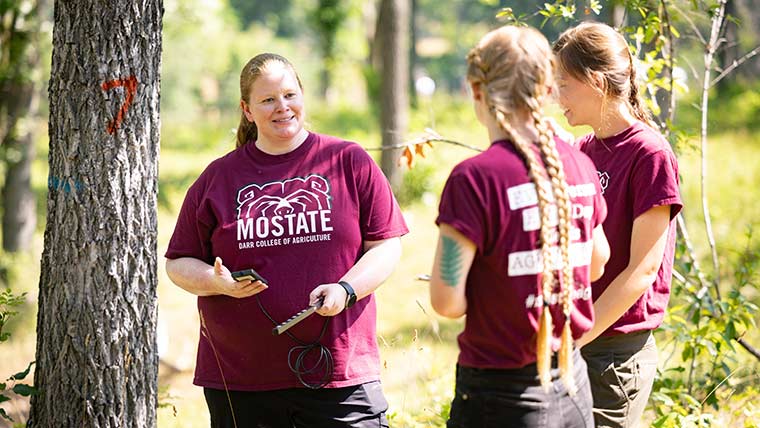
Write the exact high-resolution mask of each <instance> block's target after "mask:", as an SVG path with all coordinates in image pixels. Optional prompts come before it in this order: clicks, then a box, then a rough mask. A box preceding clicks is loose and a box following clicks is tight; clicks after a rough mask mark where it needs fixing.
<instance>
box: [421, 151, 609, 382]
mask: <svg viewBox="0 0 760 428" xmlns="http://www.w3.org/2000/svg"><path fill="white" fill-rule="evenodd" d="M555 141H557V149H558V150H559V153H560V156H561V159H562V163H563V164H564V168H565V174H566V176H567V182H568V185H569V191H570V196H571V203H572V213H571V215H572V226H571V229H572V230H571V246H570V257H571V264H572V265H573V266H574V268H573V275H574V278H575V284H573V291H572V293H573V294H572V296H573V300H572V301H573V303H574V306H575V307H574V309H573V311H572V313H571V317H570V318H571V327H572V332H573V337H574V338H578V337H580V336H581V335H582V334H583V333H584V332H586V331H588V330H589V329H591V326H592V324H593V306H592V302H591V288H590V283H589V265H590V261H591V253H592V249H593V238H592V231H593V230H594V228H595V227H596V226H597V225H599V224H600V223H601V222H602V220H604V217H605V215H606V213H607V209H606V207H605V204H604V199H603V198H602V196H601V190H600V189H599V180H597V178H596V174H595V173H594V165H593V164H592V163H591V161H590V160H589V159H588V157H586V156H585V155H583V153H581V152H579V151H577V150H576V149H574V148H572V147H570V146H569V145H568V144H566V143H564V142H561V141H560V140H559V139H555ZM536 156H537V158H540V155H539V154H538V151H537V150H536ZM552 222H553V224H554V225H556V215H554V216H553V221H552ZM436 223H437V224H441V223H446V224H449V225H451V226H452V227H454V228H455V229H456V230H458V231H459V232H461V233H462V234H463V235H464V236H466V237H467V238H468V239H470V240H471V241H472V242H474V243H475V245H476V246H477V251H476V254H475V258H474V260H473V262H472V267H471V268H470V271H469V273H468V275H467V283H466V289H465V294H466V297H467V317H466V321H465V328H464V331H463V332H462V333H461V334H460V335H459V338H458V341H459V349H460V353H459V364H460V365H463V366H467V367H478V368H500V369H507V368H518V367H523V366H525V365H527V364H531V363H533V362H535V361H536V332H537V331H538V318H539V315H540V312H541V308H542V307H543V298H542V293H541V281H540V277H539V272H540V270H541V267H540V266H541V263H540V247H539V246H538V245H537V243H538V241H539V227H540V215H539V210H538V199H537V195H536V190H535V186H534V185H533V183H532V182H531V181H530V179H529V178H528V170H527V168H526V166H525V164H524V162H523V160H522V158H521V157H520V155H518V153H517V151H516V150H515V149H514V147H512V145H511V144H510V143H509V142H508V141H496V142H494V143H493V144H492V145H491V146H490V147H489V148H488V150H486V151H485V152H483V153H482V154H479V155H477V156H475V157H472V158H470V159H467V160H465V161H463V162H462V163H460V164H459V165H457V166H456V167H455V168H454V170H453V171H452V173H451V176H450V177H449V179H448V181H447V182H446V186H445V188H444V190H443V194H442V196H441V203H440V207H439V215H438V218H437V220H436ZM554 248H555V249H556V248H557V247H556V246H555V247H554ZM557 255H558V252H557ZM559 261H560V260H559V259H557V258H555V260H554V266H558V264H557V263H558V262H559ZM555 269H556V268H555ZM558 291H559V288H557V289H555V290H554V293H553V295H552V298H551V301H550V302H549V303H550V308H551V311H552V315H553V319H554V337H555V340H554V343H553V346H554V349H557V348H558V347H559V339H558V338H559V337H560V333H561V329H562V326H563V325H564V320H565V318H564V315H563V314H562V307H561V305H560V304H559V298H558V295H557V294H558Z"/></svg>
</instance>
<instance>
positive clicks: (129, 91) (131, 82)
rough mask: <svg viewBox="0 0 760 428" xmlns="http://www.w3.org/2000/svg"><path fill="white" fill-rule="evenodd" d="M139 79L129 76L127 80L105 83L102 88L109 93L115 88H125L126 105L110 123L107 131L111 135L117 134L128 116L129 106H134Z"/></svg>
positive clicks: (123, 105) (124, 104)
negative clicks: (133, 101)
mask: <svg viewBox="0 0 760 428" xmlns="http://www.w3.org/2000/svg"><path fill="white" fill-rule="evenodd" d="M137 83H138V82H137V78H136V77H135V76H129V77H128V78H126V79H115V80H110V81H108V82H103V84H102V85H101V88H103V90H104V91H109V90H111V89H113V88H118V87H124V91H125V94H126V96H125V98H124V103H123V104H122V105H121V108H119V112H118V113H116V117H115V118H114V119H113V120H112V121H110V122H109V123H108V127H107V128H106V130H107V131H108V133H109V134H114V133H116V129H117V128H118V127H119V125H121V121H122V120H124V116H125V115H126V114H127V109H128V108H129V105H130V104H132V100H133V99H134V98H135V93H136V92H137Z"/></svg>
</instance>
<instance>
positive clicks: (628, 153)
mask: <svg viewBox="0 0 760 428" xmlns="http://www.w3.org/2000/svg"><path fill="white" fill-rule="evenodd" d="M554 51H555V52H556V54H557V60H558V63H559V67H558V69H559V72H558V83H559V89H560V104H562V107H563V108H564V112H565V116H566V117H567V120H568V122H569V123H570V125H574V126H575V125H589V126H591V127H592V128H593V133H592V134H590V135H587V136H585V137H582V138H581V139H580V140H579V141H578V143H577V146H578V147H579V148H580V150H581V151H583V152H584V153H586V154H587V155H588V156H589V157H590V158H591V160H593V161H594V164H595V166H596V170H597V173H598V175H599V180H600V183H601V187H602V191H603V193H604V198H605V200H606V201H607V207H608V209H609V214H608V215H607V219H606V220H605V221H604V230H605V232H606V233H607V237H608V239H609V242H610V246H611V248H612V256H611V258H610V261H609V262H608V263H607V265H606V267H605V272H604V276H602V277H601V278H600V279H599V280H597V281H595V282H594V283H593V284H592V289H593V294H594V313H595V314H596V320H595V322H594V328H593V329H591V330H590V331H589V332H587V333H586V334H585V335H584V336H583V337H582V338H581V339H580V340H579V341H578V344H579V345H580V346H583V348H582V353H583V357H584V358H585V359H586V362H587V364H588V369H589V379H590V380H591V391H592V394H593V396H594V418H595V420H596V424H597V426H601V427H625V428H628V427H634V426H636V425H637V424H638V423H639V419H640V418H641V415H642V413H643V412H644V408H645V407H646V403H647V400H648V398H649V393H650V392H651V389H652V384H653V382H654V377H655V374H656V370H657V346H656V344H655V342H654V338H653V336H652V334H651V332H652V330H654V329H655V328H657V327H658V326H659V325H660V323H661V322H662V318H663V316H664V314H665V309H666V307H667V304H668V297H669V295H670V281H671V273H672V267H673V256H674V252H675V232H676V227H675V217H676V215H677V214H678V212H679V211H680V210H681V198H680V196H679V190H678V164H677V162H676V158H675V156H674V154H673V151H672V150H671V148H670V145H669V144H668V142H667V141H665V139H664V138H663V137H662V135H660V133H659V132H657V131H656V126H655V125H654V124H652V122H651V119H650V115H649V113H648V112H647V111H646V110H645V108H644V104H643V102H642V100H641V99H640V97H639V90H638V85H637V82H636V64H635V62H634V58H633V57H632V55H631V54H630V52H629V49H628V44H627V43H626V41H625V39H624V38H623V36H622V35H621V34H620V33H618V32H617V31H615V30H614V29H613V28H611V27H609V26H607V25H604V24H599V23H584V24H581V25H579V26H577V27H575V28H572V29H570V30H567V31H566V32H564V33H563V34H562V35H561V36H560V38H559V40H557V42H556V43H555V45H554Z"/></svg>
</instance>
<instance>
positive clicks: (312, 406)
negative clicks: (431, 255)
mask: <svg viewBox="0 0 760 428" xmlns="http://www.w3.org/2000/svg"><path fill="white" fill-rule="evenodd" d="M240 108H241V117H240V126H239V128H238V133H237V147H236V149H235V150H233V151H232V152H230V153H228V154H227V155H226V156H223V157H222V158H219V159H217V160H215V161H214V162H212V163H211V164H210V165H209V166H208V167H207V168H206V170H205V171H204V172H203V173H202V174H201V176H200V177H199V178H198V180H197V181H196V182H195V183H194V184H193V185H192V186H191V187H190V189H189V190H188V192H187V195H186V197H185V202H184V203H183V205H182V210H181V211H180V214H179V219H178V220H177V226H176V228H175V231H174V235H173V236H172V239H171V241H170V243H169V249H168V251H167V253H166V257H167V259H169V260H168V261H167V262H166V272H167V274H168V275H169V278H171V280H172V281H173V282H174V283H175V284H177V285H178V286H179V287H181V288H183V289H184V290H187V291H188V292H190V293H193V294H195V295H197V296H198V309H199V312H200V320H201V326H200V327H201V331H200V333H201V334H200V344H199V346H198V359H197V366H196V370H195V379H194V383H195V384H196V385H199V386H201V387H203V388H204V394H205V397H206V402H207V404H208V407H209V413H210V414H211V426H212V427H234V426H241V427H242V426H268V427H273V428H280V427H281V428H293V427H307V426H308V427H333V426H337V425H340V426H346V427H357V428H369V427H372V428H375V427H378V428H379V427H387V426H388V425H387V421H386V417H385V412H386V409H387V407H388V404H387V402H386V400H385V397H384V395H383V392H382V389H381V387H380V381H379V379H380V360H379V351H378V346H377V334H376V326H375V321H376V319H375V318H376V315H375V314H376V308H375V298H374V293H373V292H374V290H375V289H376V288H377V287H379V286H380V284H381V283H382V282H383V281H385V279H386V278H387V277H388V276H389V275H390V273H391V271H392V270H393V269H394V268H395V266H396V264H397V263H398V260H399V258H400V252H401V246H400V240H399V237H400V236H401V235H403V234H405V233H406V232H407V228H406V224H405V223H404V220H403V217H402V216H401V211H400V210H399V207H398V204H397V203H396V200H395V198H394V197H393V194H392V193H391V189H390V186H389V184H388V180H386V179H385V177H384V176H383V173H382V171H380V168H378V166H377V165H376V164H375V162H374V161H373V160H372V158H371V157H370V156H369V155H368V154H367V152H366V151H364V149H362V147H361V146H359V145H358V144H356V143H352V142H348V141H344V140H342V139H339V138H336V137H331V136H327V135H321V134H317V133H314V132H309V131H307V130H306V129H304V115H305V113H304V111H305V110H304V97H303V86H302V84H301V81H300V79H299V78H298V75H297V74H296V71H295V68H294V67H293V65H292V64H291V63H290V62H289V61H288V60H287V59H285V58H283V57H281V56H279V55H276V54H271V53H265V54H261V55H258V56H256V57H254V58H253V59H251V60H250V61H249V62H248V63H247V64H246V65H245V67H244V68H243V70H242V72H241V75H240ZM222 260H224V263H225V264H223V263H222ZM243 269H255V270H256V271H257V272H258V273H260V274H261V276H262V277H263V278H266V279H267V282H268V283H267V284H265V283H264V282H262V281H251V280H243V281H240V282H236V281H235V280H234V279H233V277H232V275H231V272H230V271H231V270H232V271H237V270H243ZM318 302H319V303H318ZM304 307H314V308H315V311H316V312H317V313H318V314H319V315H321V316H311V317H309V318H306V319H304V320H303V321H302V322H300V323H299V324H298V325H297V326H295V327H293V328H292V329H290V330H289V331H287V332H286V333H285V334H283V335H280V336H273V335H272V334H271V331H272V327H273V326H274V325H277V324H279V323H280V322H282V321H284V320H286V319H288V318H289V317H290V316H291V315H293V314H294V313H297V312H299V311H301V310H302V309H303V308H304Z"/></svg>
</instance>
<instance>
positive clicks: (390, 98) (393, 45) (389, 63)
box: [376, 0, 409, 191]
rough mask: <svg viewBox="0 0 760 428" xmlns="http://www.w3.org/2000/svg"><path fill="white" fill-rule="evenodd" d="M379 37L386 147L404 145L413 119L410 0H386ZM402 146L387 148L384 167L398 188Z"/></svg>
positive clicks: (381, 115)
mask: <svg viewBox="0 0 760 428" xmlns="http://www.w3.org/2000/svg"><path fill="white" fill-rule="evenodd" d="M376 37H378V38H379V44H380V46H379V49H380V50H379V52H380V60H381V66H382V73H381V76H382V77H381V79H382V80H381V83H380V128H381V130H382V135H383V143H382V145H383V147H389V146H395V145H398V144H401V143H402V142H403V139H404V133H405V132H406V128H407V124H408V121H409V83H408V82H409V63H408V61H409V0H382V2H381V4H380V19H379V20H378V28H377V33H376ZM400 151H401V149H384V150H383V154H382V158H381V168H382V170H383V172H384V173H385V176H386V177H387V178H388V180H389V181H390V183H391V187H393V190H394V191H398V190H399V188H400V187H401V184H402V181H401V180H402V178H403V176H402V171H401V169H400V168H399V166H398V158H399V156H400Z"/></svg>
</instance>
